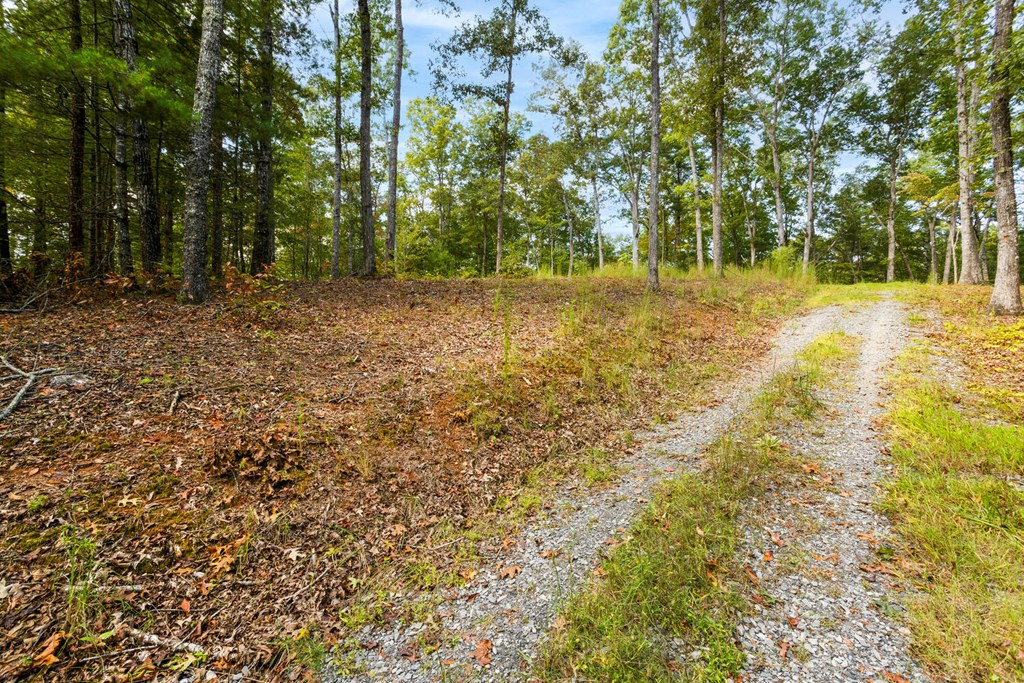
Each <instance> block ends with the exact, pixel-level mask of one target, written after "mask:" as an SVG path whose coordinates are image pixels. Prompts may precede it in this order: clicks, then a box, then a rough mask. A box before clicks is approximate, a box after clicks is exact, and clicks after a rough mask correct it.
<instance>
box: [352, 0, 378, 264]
mask: <svg viewBox="0 0 1024 683" xmlns="http://www.w3.org/2000/svg"><path fill="white" fill-rule="evenodd" d="M357 13H358V15H359V54H360V68H359V74H360V80H359V83H360V87H359V205H360V212H359V218H360V223H361V225H362V228H363V276H365V277H370V276H372V275H375V274H376V272H377V251H376V244H375V241H376V239H375V230H374V225H373V218H374V216H373V187H372V177H371V172H372V168H371V166H370V153H371V151H372V149H371V144H372V141H371V139H370V109H371V106H372V104H373V103H372V97H373V89H372V87H373V86H372V79H373V36H372V32H371V18H370V3H369V0H359V2H358V10H357Z"/></svg>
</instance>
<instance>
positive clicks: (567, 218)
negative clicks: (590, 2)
mask: <svg viewBox="0 0 1024 683" xmlns="http://www.w3.org/2000/svg"><path fill="white" fill-rule="evenodd" d="M655 1H657V0H655ZM562 204H564V205H565V221H566V224H567V225H568V226H569V277H572V266H573V258H574V256H575V251H574V250H573V239H572V238H573V233H574V232H575V231H574V230H573V228H574V227H575V226H574V225H573V223H572V211H571V210H570V209H569V195H567V194H566V192H565V187H562Z"/></svg>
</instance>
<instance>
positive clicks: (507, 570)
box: [498, 564, 523, 579]
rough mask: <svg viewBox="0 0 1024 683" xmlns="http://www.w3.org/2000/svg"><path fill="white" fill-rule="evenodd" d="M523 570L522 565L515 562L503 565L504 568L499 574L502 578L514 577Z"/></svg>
mask: <svg viewBox="0 0 1024 683" xmlns="http://www.w3.org/2000/svg"><path fill="white" fill-rule="evenodd" d="M522 571H523V568H522V567H520V566H519V565H518V564H513V565H509V566H507V567H503V568H502V569H501V570H500V571H499V572H498V576H499V577H500V578H502V579H514V578H515V577H516V576H518V575H519V574H520V573H521V572H522Z"/></svg>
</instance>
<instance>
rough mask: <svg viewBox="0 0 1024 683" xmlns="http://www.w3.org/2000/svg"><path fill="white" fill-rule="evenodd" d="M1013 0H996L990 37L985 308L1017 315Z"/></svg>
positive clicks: (1018, 269) (1018, 293)
mask: <svg viewBox="0 0 1024 683" xmlns="http://www.w3.org/2000/svg"><path fill="white" fill-rule="evenodd" d="M1013 5H1014V2H1013V0H996V25H995V36H994V38H993V40H992V86H993V88H992V108H991V113H990V116H991V120H992V156H993V170H994V179H995V204H996V225H997V229H998V231H999V247H998V251H997V254H996V281H995V286H994V287H993V289H992V299H991V300H990V301H989V308H991V309H992V312H993V313H995V314H997V315H1020V313H1021V301H1020V255H1019V253H1018V251H1017V241H1018V227H1017V195H1016V191H1015V188H1014V179H1013V137H1012V136H1013V133H1012V130H1011V125H1010V124H1011V116H1010V85H1009V77H1010V61H1009V60H1010V42H1011V39H1012V33H1013Z"/></svg>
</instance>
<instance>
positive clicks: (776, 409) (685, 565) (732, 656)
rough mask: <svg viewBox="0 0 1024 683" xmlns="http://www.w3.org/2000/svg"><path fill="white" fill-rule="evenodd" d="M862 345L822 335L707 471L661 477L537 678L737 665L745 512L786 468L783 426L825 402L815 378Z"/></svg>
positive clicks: (732, 669)
mask: <svg viewBox="0 0 1024 683" xmlns="http://www.w3.org/2000/svg"><path fill="white" fill-rule="evenodd" d="M852 346H853V340H852V338H850V337H846V336H844V335H839V334H832V335H826V336H824V337H822V338H820V339H818V340H816V341H815V342H814V343H813V344H811V345H810V346H809V347H808V348H807V349H806V350H805V351H804V352H803V353H802V354H801V356H800V359H799V362H798V363H797V364H796V365H795V366H794V367H793V368H792V369H790V370H788V371H786V372H783V373H780V374H779V375H778V376H776V378H774V379H773V381H772V382H770V383H769V385H768V386H767V387H766V388H765V389H764V390H763V391H762V392H761V393H760V394H759V395H758V396H757V397H756V399H755V401H754V403H753V405H752V407H751V410H750V414H749V415H747V416H745V417H744V419H743V420H742V421H738V422H737V424H740V425H742V426H741V427H740V428H739V429H738V431H737V432H736V433H735V434H731V435H729V436H727V437H724V438H722V439H721V440H719V441H718V442H717V443H715V444H714V445H713V446H712V447H711V448H710V449H709V453H708V456H709V457H708V466H707V467H706V469H705V470H704V471H702V472H700V473H696V474H688V475H684V476H681V477H678V478H676V479H673V480H671V481H669V482H667V483H665V484H664V485H663V486H661V487H660V489H659V490H658V491H657V493H656V495H655V496H654V499H653V501H652V502H651V503H650V505H649V506H648V507H647V508H646V509H645V511H644V512H643V513H642V515H641V516H640V519H639V520H638V521H637V522H636V523H635V524H634V526H633V527H632V528H631V529H630V532H629V536H628V539H627V540H626V541H625V542H624V543H623V544H622V545H620V546H619V547H617V548H616V549H615V550H613V551H612V552H611V554H610V556H609V557H608V558H607V559H606V560H605V562H604V563H603V564H602V566H601V568H600V569H599V570H598V571H597V573H596V575H595V579H594V581H593V583H592V584H591V586H590V587H589V589H588V590H587V591H586V592H585V593H583V594H582V595H580V596H578V597H577V598H575V599H573V600H572V601H571V602H570V603H569V604H568V605H567V606H566V608H565V609H564V610H563V611H562V615H561V616H562V619H561V620H560V621H559V623H562V621H563V620H564V625H563V626H561V627H560V628H556V629H554V630H553V631H552V633H551V634H550V636H549V640H548V641H547V643H546V644H545V645H544V647H543V648H542V652H541V656H540V658H539V660H538V664H537V668H536V672H535V675H536V677H537V678H538V679H539V680H541V681H563V680H590V681H619V682H623V683H624V682H629V681H637V682H639V681H668V680H680V679H682V680H692V681H718V682H722V681H725V680H727V679H729V678H733V677H735V675H736V674H737V673H739V671H740V670H741V668H742V666H743V662H744V658H743V653H742V651H741V649H740V648H739V646H738V644H737V643H736V640H735V626H736V622H737V619H738V615H739V613H740V611H741V609H742V606H743V601H742V598H741V597H740V595H739V594H738V592H737V589H736V587H737V585H738V584H739V583H740V582H742V581H743V579H742V571H741V570H740V568H738V567H737V566H735V562H734V556H735V550H736V547H737V544H738V543H739V540H740V537H741V525H740V518H741V516H742V515H743V513H744V511H745V506H746V503H747V501H748V500H749V499H750V497H751V496H752V495H753V494H755V493H756V492H757V491H760V490H762V489H763V487H764V486H765V485H766V483H768V482H769V481H770V480H771V478H772V477H773V476H776V475H777V474H778V473H779V472H781V471H784V470H786V469H787V464H788V461H789V457H788V456H787V455H786V452H785V449H784V448H783V447H782V444H781V441H780V440H779V439H777V438H773V431H774V430H775V428H776V427H778V426H780V425H781V424H782V423H783V422H785V421H788V420H794V419H804V418H807V417H810V416H812V415H813V414H814V413H815V412H816V410H817V409H818V407H819V403H818V401H817V399H816V398H815V396H814V392H815V389H816V388H818V387H819V386H821V385H822V383H824V382H825V381H827V379H828V377H829V375H830V369H831V368H832V367H833V366H834V365H835V364H836V363H837V362H838V361H840V360H841V359H843V358H845V357H848V356H849V355H850V354H851V353H852ZM673 650H674V651H675V652H676V653H677V656H676V658H673V657H672V655H671V652H672V651H673ZM693 652H698V653H699V656H698V657H696V658H694V657H692V656H691V653H693Z"/></svg>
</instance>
